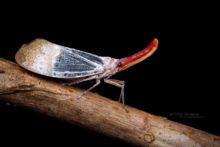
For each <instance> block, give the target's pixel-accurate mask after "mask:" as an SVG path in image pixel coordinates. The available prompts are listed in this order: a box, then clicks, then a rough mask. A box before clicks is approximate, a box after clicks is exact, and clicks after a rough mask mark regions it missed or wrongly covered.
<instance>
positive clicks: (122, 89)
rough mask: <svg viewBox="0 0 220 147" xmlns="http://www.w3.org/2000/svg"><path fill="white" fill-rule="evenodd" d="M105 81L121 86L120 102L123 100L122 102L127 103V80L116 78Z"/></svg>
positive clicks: (105, 80)
mask: <svg viewBox="0 0 220 147" xmlns="http://www.w3.org/2000/svg"><path fill="white" fill-rule="evenodd" d="M104 82H105V83H108V84H110V85H114V86H116V87H119V88H121V93H120V96H119V102H122V104H123V105H124V104H125V96H124V87H125V82H124V81H120V80H116V79H104Z"/></svg>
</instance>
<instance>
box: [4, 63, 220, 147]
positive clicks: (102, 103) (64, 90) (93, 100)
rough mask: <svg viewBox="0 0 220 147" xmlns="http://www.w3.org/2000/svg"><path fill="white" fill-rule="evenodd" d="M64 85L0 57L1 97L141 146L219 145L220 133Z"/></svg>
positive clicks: (205, 146)
mask: <svg viewBox="0 0 220 147" xmlns="http://www.w3.org/2000/svg"><path fill="white" fill-rule="evenodd" d="M81 92H82V90H80V89H78V88H74V87H67V86H63V85H61V84H59V83H57V82H54V81H51V80H47V79H45V78H42V77H41V76H38V75H35V74H33V73H30V72H28V71H26V70H24V69H22V68H20V67H19V66H17V65H16V64H14V63H12V62H9V61H6V60H3V59H1V60H0V99H1V100H4V101H7V102H11V103H15V104H17V105H20V106H25V107H28V108H31V109H33V110H36V111H39V112H41V113H44V114H47V115H50V116H53V117H56V118H59V119H62V120H65V121H68V122H69V123H72V124H77V125H81V126H84V127H87V128H90V129H93V130H95V131H98V132H101V133H103V134H106V135H109V136H113V137H115V138H119V139H122V140H124V141H127V142H131V143H133V144H135V145H138V146H150V147H151V146H156V147H171V146H178V147H180V146H181V147H182V146H183V147H191V146H193V147H199V146H204V147H219V146H220V137H218V136H215V135H212V134H209V133H206V132H203V131H200V130H197V129H194V128H191V127H188V126H185V125H182V124H179V123H175V122H172V121H169V120H167V119H166V118H163V117H158V116H154V115H151V114H149V113H146V112H143V111H140V110H137V109H135V108H131V107H129V106H125V107H126V111H125V109H124V107H123V106H122V105H121V104H120V103H118V102H115V101H112V100H110V99H108V98H105V97H102V96H100V95H98V94H94V93H91V92H89V93H88V94H87V95H85V96H83V97H82V98H77V96H78V95H79V94H80V93H81Z"/></svg>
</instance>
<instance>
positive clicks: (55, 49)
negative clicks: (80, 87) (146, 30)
mask: <svg viewBox="0 0 220 147" xmlns="http://www.w3.org/2000/svg"><path fill="white" fill-rule="evenodd" d="M157 44H158V41H157V39H155V40H154V41H153V42H152V43H151V44H150V45H149V46H148V47H147V48H145V49H144V50H142V51H140V52H138V53H136V54H134V55H132V56H130V57H126V58H122V59H115V58H111V57H101V56H97V55H94V54H91V53H87V52H84V51H80V50H77V49H73V48H68V47H64V46H61V45H57V44H54V43H51V42H49V41H46V40H44V39H36V40H34V41H33V42H31V43H30V44H27V45H23V46H22V47H21V49H20V50H19V51H18V52H17V53H16V56H15V59H16V62H17V63H18V64H19V65H21V66H22V67H24V68H26V69H28V70H30V71H32V72H35V73H38V74H41V75H44V76H49V77H54V78H61V79H67V80H68V81H69V80H71V81H73V82H71V83H70V84H76V83H80V82H83V81H88V80H93V79H96V81H97V82H96V84H95V85H94V86H92V87H91V88H90V89H88V90H91V89H92V88H94V87H95V86H97V85H98V84H99V83H100V80H101V79H104V81H105V82H106V83H109V84H112V85H115V86H118V87H120V88H121V89H122V93H121V97H122V99H123V97H124V92H123V89H124V82H119V81H116V80H111V79H109V78H110V77H111V76H112V75H114V74H115V73H117V72H119V71H122V70H124V69H126V68H128V67H130V66H132V65H134V64H136V63H138V62H141V61H142V60H144V59H146V58H147V57H149V56H150V55H151V54H152V53H153V52H154V51H155V50H156V48H157ZM88 90H87V91H88Z"/></svg>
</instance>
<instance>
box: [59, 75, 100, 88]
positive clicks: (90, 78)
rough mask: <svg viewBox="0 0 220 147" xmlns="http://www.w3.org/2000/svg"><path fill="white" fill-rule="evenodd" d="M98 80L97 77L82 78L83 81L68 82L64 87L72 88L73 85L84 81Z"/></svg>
mask: <svg viewBox="0 0 220 147" xmlns="http://www.w3.org/2000/svg"><path fill="white" fill-rule="evenodd" d="M96 78H97V76H91V77H87V78H81V79H73V81H71V82H68V83H64V84H63V85H67V86H72V85H75V84H78V83H82V82H84V81H89V80H93V79H96Z"/></svg>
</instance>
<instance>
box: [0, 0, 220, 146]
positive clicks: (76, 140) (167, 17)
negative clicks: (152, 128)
mask: <svg viewBox="0 0 220 147" xmlns="http://www.w3.org/2000/svg"><path fill="white" fill-rule="evenodd" d="M34 6H35V7H34ZM15 8H16V9H15ZM15 8H10V9H6V10H4V11H3V12H2V13H1V14H3V16H2V17H1V19H2V20H1V31H0V36H1V47H0V56H1V57H3V58H6V59H9V60H12V61H14V55H15V53H16V51H17V50H18V49H19V47H20V46H21V45H22V44H24V43H27V42H30V41H32V40H33V39H35V38H44V39H47V40H49V41H51V42H54V43H57V44H60V45H64V46H68V47H73V48H77V49H80V50H84V51H87V52H91V53H94V54H97V55H101V56H110V57H114V58H122V57H125V56H128V55H131V54H133V53H136V52H137V51H139V50H141V49H143V48H144V47H145V46H147V45H148V44H149V43H150V42H151V41H152V40H153V38H158V40H159V48H158V50H157V52H156V53H155V54H154V55H153V56H151V57H150V58H149V59H147V60H145V61H143V62H142V63H139V64H137V65H136V66H134V67H132V68H130V69H127V70H126V71H123V72H121V73H118V74H117V75H115V76H114V78H116V79H120V80H124V81H125V82H126V87H125V97H126V102H125V103H126V104H127V105H130V106H133V107H135V108H138V109H141V110H143V111H146V112H150V113H152V114H155V115H160V116H163V117H167V118H168V119H171V120H174V121H177V122H180V123H183V124H186V125H189V126H192V127H195V128H198V129H201V130H204V131H207V132H210V133H213V134H216V135H220V127H219V124H220V121H219V120H218V117H219V102H218V98H219V71H218V68H219V54H218V53H217V51H218V49H219V43H218V42H219V28H218V27H217V26H219V24H218V23H217V21H216V19H217V18H218V17H217V16H216V15H217V14H218V13H217V10H216V9H215V7H214V5H212V6H211V5H209V4H202V3H197V4H191V3H170V4H169V3H154V4H152V3H145V4H144V3H143V4H138V5H137V4H132V3H123V4H118V3H116V4H111V3H108V4H100V3H97V5H95V4H93V5H92V4H89V3H85V4H81V5H80V7H79V6H78V5H76V4H69V5H68V6H67V5H63V4H57V5H56V6H54V5H53V4H49V5H46V4H44V3H40V2H39V3H38V4H34V3H33V4H30V5H29V6H27V7H25V6H24V7H18V6H17V7H16V5H15ZM94 91H95V92H98V93H99V94H101V95H103V96H106V97H109V98H112V99H114V100H117V98H118V95H119V92H120V91H119V89H117V88H115V87H113V86H109V85H107V84H104V83H102V84H101V85H100V86H99V87H97V88H96V89H94ZM0 130H1V138H0V140H1V141H5V140H7V139H9V138H11V140H14V141H15V142H16V143H17V144H20V145H24V144H27V145H28V143H27V142H26V140H27V139H28V140H31V141H32V142H34V143H36V144H40V145H41V144H42V145H43V144H45V142H46V143H48V144H50V145H57V144H60V145H67V144H70V145H71V146H74V145H76V144H80V145H96V146H103V145H111V146H113V145H122V146H130V145H128V144H126V143H124V142H121V141H118V140H115V139H112V138H109V137H106V136H103V135H101V134H98V133H96V132H93V131H90V130H87V129H84V128H80V127H78V126H73V125H70V124H68V123H66V122H62V121H60V120H57V119H54V118H50V117H48V116H45V115H43V114H39V113H37V112H33V111H31V110H27V109H25V108H20V107H17V106H16V107H15V106H13V105H8V104H6V103H5V102H2V101H0ZM10 143H13V141H12V142H8V141H7V144H10Z"/></svg>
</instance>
